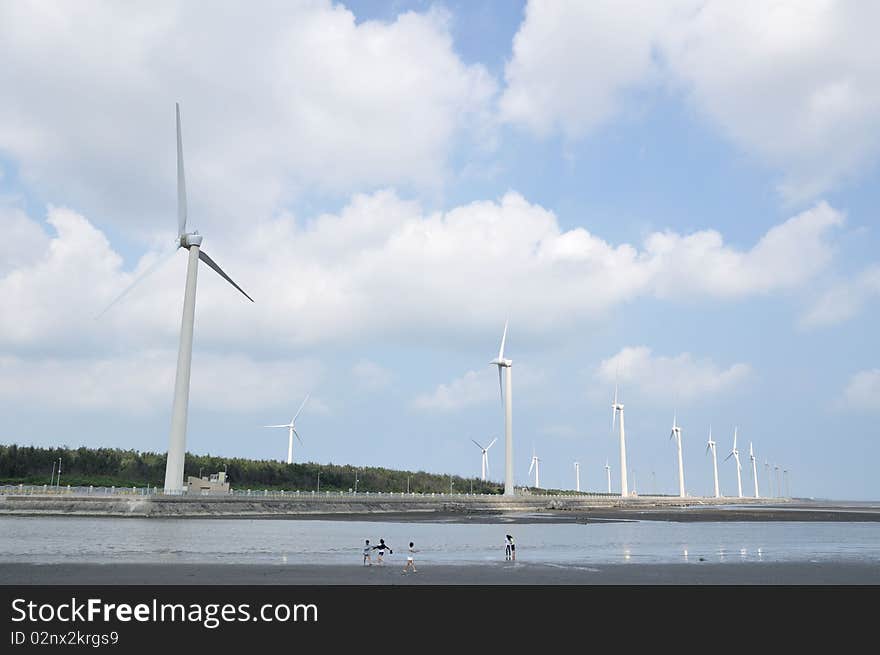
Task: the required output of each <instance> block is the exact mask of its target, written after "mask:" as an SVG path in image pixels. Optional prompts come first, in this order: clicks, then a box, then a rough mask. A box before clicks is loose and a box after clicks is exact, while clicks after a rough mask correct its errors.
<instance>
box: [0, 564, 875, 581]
mask: <svg viewBox="0 0 880 655" xmlns="http://www.w3.org/2000/svg"><path fill="white" fill-rule="evenodd" d="M416 566H417V568H418V572H417V573H407V574H403V573H402V568H401V563H400V562H394V563H387V564H385V565H383V566H379V565H374V566H372V567H369V566H367V567H365V566H362V565H361V564H360V563H359V562H357V561H355V562H354V563H353V564H352V565H350V566H348V565H346V566H338V565H337V566H331V565H281V564H279V565H269V564H129V563H125V564H123V563H113V564H75V563H67V564H29V563H8V562H0V585H3V586H8V585H163V586H164V585H320V586H339V585H385V586H387V585H395V586H396V585H454V586H462V585H463V586H472V585H554V586H555V585H865V584H869V585H876V584H880V567H878V566H876V564H874V563H869V562H851V561H844V562H730V563H717V562H694V563H673V564H662V563H661V564H643V563H626V564H590V563H579V564H549V563H541V562H528V561H524V562H523V561H518V562H503V561H501V562H489V563H484V564H432V563H430V562H420V561H418V560H417V561H416Z"/></svg>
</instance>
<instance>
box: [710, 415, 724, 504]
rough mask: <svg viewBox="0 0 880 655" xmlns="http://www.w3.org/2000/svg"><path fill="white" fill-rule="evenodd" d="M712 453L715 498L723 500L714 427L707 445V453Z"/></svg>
mask: <svg viewBox="0 0 880 655" xmlns="http://www.w3.org/2000/svg"><path fill="white" fill-rule="evenodd" d="M710 450H711V451H712V470H713V471H714V473H715V497H716V498H721V491H720V490H719V489H718V454H717V452H716V449H715V442H714V441H712V426H711V425H710V426H709V442H708V443H707V444H706V452H707V453H708V452H709V451H710Z"/></svg>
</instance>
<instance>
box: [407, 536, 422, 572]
mask: <svg viewBox="0 0 880 655" xmlns="http://www.w3.org/2000/svg"><path fill="white" fill-rule="evenodd" d="M417 552H419V551H417V550H416V549H415V547H414V546H413V542H411V541H410V542H409V554H408V555H407V556H406V566H404V567H403V572H404V573H406V572H407V570H409V567H412V571H413V573H416V563H415V560H414V559H413V554H414V553H417Z"/></svg>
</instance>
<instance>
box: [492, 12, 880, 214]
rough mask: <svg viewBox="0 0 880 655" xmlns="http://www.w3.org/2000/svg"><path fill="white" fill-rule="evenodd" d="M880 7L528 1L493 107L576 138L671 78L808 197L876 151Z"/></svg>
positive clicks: (791, 192) (794, 196)
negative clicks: (630, 94) (631, 94)
mask: <svg viewBox="0 0 880 655" xmlns="http://www.w3.org/2000/svg"><path fill="white" fill-rule="evenodd" d="M878 22H880V7H878V6H877V5H874V4H870V3H858V2H828V1H826V0H816V1H812V2H810V1H807V2H805V1H803V0H788V1H781V2H772V3H771V2H765V1H764V0H748V1H746V2H736V3H731V2H723V1H720V0H708V1H699V2H697V1H692V0H682V1H681V2H677V3H649V5H648V6H647V7H646V6H644V5H639V6H636V5H634V4H633V5H630V4H629V3H621V2H614V1H612V0H608V1H607V2H604V1H597V2H591V3H583V2H558V1H555V2H549V1H546V0H532V1H531V2H530V3H529V6H528V9H527V11H526V19H525V21H524V22H523V24H522V26H521V27H520V30H519V32H518V34H517V35H516V37H515V39H514V51H513V58H512V60H511V61H510V62H509V64H508V67H507V75H506V76H507V82H508V86H507V88H506V89H505V91H504V94H503V96H502V99H501V108H502V115H503V116H504V117H505V118H506V119H507V120H509V121H515V122H518V123H521V124H523V125H526V126H528V127H529V128H531V129H532V130H534V131H536V132H538V133H542V132H547V131H548V130H550V129H551V128H556V129H558V130H561V131H562V132H563V133H565V134H567V135H569V136H578V135H580V134H582V133H584V132H586V131H588V130H589V129H591V128H594V127H595V126H597V125H598V124H600V123H601V122H602V121H603V120H607V119H608V117H609V116H611V115H612V114H613V113H614V112H615V111H620V110H621V108H622V107H621V102H620V98H621V97H622V96H623V95H624V94H625V93H626V92H627V91H629V90H632V89H637V88H639V87H641V86H644V85H645V84H646V83H656V82H658V81H664V82H665V83H667V84H668V85H669V86H670V87H671V88H678V89H680V90H681V91H682V92H683V93H684V94H685V95H686V96H687V97H688V98H689V99H690V101H691V102H692V103H693V105H694V106H695V107H697V108H698V110H699V111H700V112H701V113H702V114H703V115H704V116H705V117H706V118H707V120H708V121H709V122H710V123H711V124H713V125H716V126H717V127H718V128H719V129H720V130H721V132H722V133H723V134H724V135H725V136H726V137H727V138H729V139H730V140H731V141H732V142H733V143H734V144H736V145H737V146H738V147H740V148H741V149H743V150H744V151H746V152H749V153H752V154H754V155H755V156H756V157H757V158H759V159H760V160H761V161H763V162H765V163H766V164H768V165H770V166H773V167H775V168H777V169H778V170H780V171H781V172H782V179H781V183H780V191H781V192H782V193H783V195H784V196H785V197H786V198H787V199H789V200H792V201H800V200H804V199H809V198H812V197H815V196H817V195H819V194H821V193H822V192H824V191H827V190H829V189H831V188H834V187H835V186H837V185H838V184H840V183H841V182H843V181H846V180H847V179H848V178H850V177H853V176H856V175H858V174H859V173H860V172H862V171H863V169H864V168H865V167H866V166H867V165H870V164H871V163H872V162H873V161H874V160H875V159H876V157H877V155H878V152H880V91H878V89H880V42H878V40H877V39H876V30H875V29H874V26H875V25H876V24H877V23H878Z"/></svg>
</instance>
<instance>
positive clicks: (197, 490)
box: [186, 471, 229, 496]
mask: <svg viewBox="0 0 880 655" xmlns="http://www.w3.org/2000/svg"><path fill="white" fill-rule="evenodd" d="M186 492H187V493H189V494H196V495H201V496H206V495H212V494H228V493H229V481H228V480H227V479H226V471H220V472H219V473H212V474H211V475H210V476H209V477H207V478H206V477H201V478H197V477H195V476H193V475H190V476H188V477H187V478H186Z"/></svg>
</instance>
